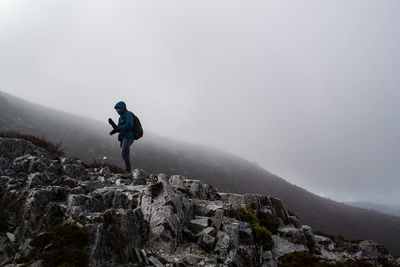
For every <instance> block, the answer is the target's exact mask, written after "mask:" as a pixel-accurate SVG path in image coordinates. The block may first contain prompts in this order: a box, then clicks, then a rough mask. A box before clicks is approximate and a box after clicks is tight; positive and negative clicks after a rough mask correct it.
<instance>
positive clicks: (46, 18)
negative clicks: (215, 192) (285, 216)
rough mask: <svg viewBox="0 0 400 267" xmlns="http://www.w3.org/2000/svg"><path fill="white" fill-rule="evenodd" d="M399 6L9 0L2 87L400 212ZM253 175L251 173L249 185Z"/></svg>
mask: <svg viewBox="0 0 400 267" xmlns="http://www.w3.org/2000/svg"><path fill="white" fill-rule="evenodd" d="M399 10H400V2H399V1H397V0H395V1H389V0H387V1H366V0H359V1H356V0H353V1H345V0H340V1H339V0H338V1H318V0H314V1H304V0H296V1H281V0H279V1H251V0H250V1H249V0H246V1H231V0H223V1H222V0H221V1H215V0H214V1H205V0H202V1H186V0H182V1H161V0H160V1H152V0H146V1H70V0H69V1H50V0H49V1H15V0H2V1H0V90H3V91H5V92H8V93H11V94H13V95H16V96H19V97H22V98H25V99H27V100H30V101H32V102H35V103H38V104H43V105H46V106H49V107H54V108H57V109H60V110H64V111H68V112H71V113H75V114H81V115H86V116H88V117H92V118H95V119H97V120H102V121H104V122H106V120H107V118H108V117H112V118H114V119H116V118H117V113H116V112H115V110H113V106H114V104H115V103H116V102H117V101H120V100H124V101H125V102H126V103H127V106H128V109H130V110H132V111H134V112H135V113H136V114H137V115H138V116H139V117H140V118H141V121H142V124H143V126H144V128H145V130H150V131H153V132H157V133H159V134H162V135H166V136H169V137H173V138H175V139H178V140H184V141H189V142H193V143H199V144H207V145H211V146H215V147H218V148H220V149H224V150H226V151H230V152H233V153H235V154H237V155H240V156H242V157H244V158H246V159H248V160H250V161H253V162H256V163H258V164H259V165H260V166H263V167H265V168H266V169H267V170H269V171H271V172H273V173H275V174H277V175H279V176H281V177H283V178H285V179H286V180H288V181H289V182H291V183H294V184H297V185H299V186H301V187H304V188H306V189H308V190H310V191H312V192H314V193H317V194H320V195H322V196H326V197H329V198H331V199H335V200H339V201H342V200H365V201H372V202H378V203H392V204H393V203H395V204H400V194H398V189H399V188H400V164H399V163H400V142H399V136H400V126H399V114H400V105H399V104H398V102H399V99H400V90H399V89H400V88H399V85H400V75H399V69H400V53H399V47H400V31H399V26H400V16H399ZM245 178H246V177H243V179H245Z"/></svg>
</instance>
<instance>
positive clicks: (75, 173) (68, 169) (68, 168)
mask: <svg viewBox="0 0 400 267" xmlns="http://www.w3.org/2000/svg"><path fill="white" fill-rule="evenodd" d="M62 168H63V171H64V173H65V174H66V175H67V176H69V177H72V178H74V179H78V180H82V179H83V178H85V177H86V175H87V174H86V169H85V167H84V166H83V165H82V164H65V165H63V167H62Z"/></svg>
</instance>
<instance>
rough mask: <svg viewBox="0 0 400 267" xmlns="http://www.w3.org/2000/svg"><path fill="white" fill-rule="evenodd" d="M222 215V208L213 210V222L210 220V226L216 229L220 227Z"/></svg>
mask: <svg viewBox="0 0 400 267" xmlns="http://www.w3.org/2000/svg"><path fill="white" fill-rule="evenodd" d="M223 216H224V210H223V209H218V210H216V211H215V215H214V218H213V222H212V226H213V227H214V228H215V229H217V230H219V229H221V225H222V218H223Z"/></svg>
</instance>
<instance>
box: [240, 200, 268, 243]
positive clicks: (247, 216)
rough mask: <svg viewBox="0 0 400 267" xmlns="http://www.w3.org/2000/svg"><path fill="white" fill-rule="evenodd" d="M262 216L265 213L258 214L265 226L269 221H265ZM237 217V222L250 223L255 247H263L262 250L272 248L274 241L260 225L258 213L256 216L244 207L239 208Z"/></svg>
mask: <svg viewBox="0 0 400 267" xmlns="http://www.w3.org/2000/svg"><path fill="white" fill-rule="evenodd" d="M263 215H265V213H263V214H261V213H260V217H261V219H262V221H263V223H264V224H267V222H269V221H267V219H266V218H265V216H263ZM237 216H238V219H239V220H241V221H245V222H248V223H250V225H251V229H252V232H253V236H254V241H255V242H256V244H257V245H259V246H263V248H264V249H266V250H271V249H272V248H273V247H274V240H273V238H272V236H271V232H270V231H269V230H268V229H267V228H266V227H265V225H262V224H261V223H260V218H259V217H258V211H257V214H256V213H255V212H254V210H253V209H252V208H248V209H246V208H244V207H240V208H239V210H238V212H237Z"/></svg>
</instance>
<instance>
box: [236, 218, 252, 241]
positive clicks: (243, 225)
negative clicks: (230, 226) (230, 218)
mask: <svg viewBox="0 0 400 267" xmlns="http://www.w3.org/2000/svg"><path fill="white" fill-rule="evenodd" d="M239 243H240V244H246V245H254V240H253V233H252V230H251V226H250V224H249V223H248V222H240V223H239Z"/></svg>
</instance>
